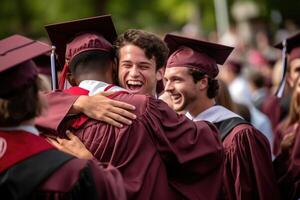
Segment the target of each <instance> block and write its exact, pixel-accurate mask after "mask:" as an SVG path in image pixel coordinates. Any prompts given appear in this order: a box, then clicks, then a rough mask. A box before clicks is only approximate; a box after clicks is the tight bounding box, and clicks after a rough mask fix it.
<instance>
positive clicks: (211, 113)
mask: <svg viewBox="0 0 300 200" xmlns="http://www.w3.org/2000/svg"><path fill="white" fill-rule="evenodd" d="M185 115H186V116H187V117H188V118H189V119H191V120H193V121H202V120H205V121H209V122H211V123H217V122H220V121H223V120H226V119H229V118H233V117H240V118H242V117H241V116H239V115H237V114H235V113H234V112H232V111H230V110H228V109H227V108H225V107H223V106H219V105H216V106H212V107H210V108H208V109H206V110H205V111H203V112H201V113H199V114H198V115H197V116H196V117H193V116H192V115H191V114H190V113H189V112H187V113H186V114H185Z"/></svg>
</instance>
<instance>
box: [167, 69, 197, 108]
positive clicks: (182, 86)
mask: <svg viewBox="0 0 300 200" xmlns="http://www.w3.org/2000/svg"><path fill="white" fill-rule="evenodd" d="M164 82H165V92H167V93H168V94H169V95H170V100H171V102H172V106H173V109H174V110H175V111H176V112H180V111H184V110H187V111H188V107H189V106H190V105H191V104H194V103H195V102H196V101H197V99H198V95H197V94H198V92H197V91H198V89H197V84H195V83H194V81H193V77H192V76H191V75H190V74H189V73H188V68H186V67H171V68H166V71H165V75H164Z"/></svg>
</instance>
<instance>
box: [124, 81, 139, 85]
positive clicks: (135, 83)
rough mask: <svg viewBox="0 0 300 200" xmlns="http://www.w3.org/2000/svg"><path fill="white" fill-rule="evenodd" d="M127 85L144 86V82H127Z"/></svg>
mask: <svg viewBox="0 0 300 200" xmlns="http://www.w3.org/2000/svg"><path fill="white" fill-rule="evenodd" d="M127 84H129V85H138V86H142V85H143V82H141V81H127Z"/></svg>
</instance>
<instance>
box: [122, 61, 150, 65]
mask: <svg viewBox="0 0 300 200" xmlns="http://www.w3.org/2000/svg"><path fill="white" fill-rule="evenodd" d="M120 62H121V63H133V62H132V61H131V60H122V61H120ZM137 64H139V65H144V64H146V65H152V63H151V62H146V61H142V62H138V63H137Z"/></svg>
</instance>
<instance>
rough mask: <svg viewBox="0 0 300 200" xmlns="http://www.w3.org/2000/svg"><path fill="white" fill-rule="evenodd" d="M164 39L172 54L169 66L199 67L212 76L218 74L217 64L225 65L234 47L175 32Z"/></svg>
mask: <svg viewBox="0 0 300 200" xmlns="http://www.w3.org/2000/svg"><path fill="white" fill-rule="evenodd" d="M164 41H165V42H166V43H167V45H168V47H169V50H170V54H171V55H170V57H169V59H168V62H167V67H190V68H197V69H199V70H201V71H202V72H205V73H206V74H207V75H209V76H211V77H216V76H217V75H218V73H219V69H218V66H217V64H220V65H223V64H224V62H225V61H226V59H227V58H228V56H229V55H230V53H231V52H232V50H233V49H234V48H233V47H229V46H224V45H220V44H215V43H210V42H205V41H201V40H196V39H192V38H188V37H183V36H179V35H175V34H167V35H166V36H165V38H164Z"/></svg>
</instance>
